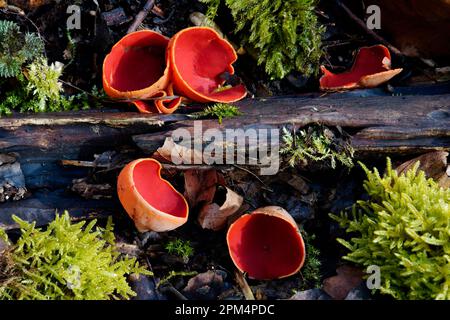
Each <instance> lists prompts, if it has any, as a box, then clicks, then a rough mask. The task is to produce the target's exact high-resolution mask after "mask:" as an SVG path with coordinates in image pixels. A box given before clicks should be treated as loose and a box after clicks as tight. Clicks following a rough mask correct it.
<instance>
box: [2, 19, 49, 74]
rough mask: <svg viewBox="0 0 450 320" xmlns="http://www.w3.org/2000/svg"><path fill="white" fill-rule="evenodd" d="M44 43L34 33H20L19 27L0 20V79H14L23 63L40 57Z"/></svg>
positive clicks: (10, 22) (20, 70)
mask: <svg viewBox="0 0 450 320" xmlns="http://www.w3.org/2000/svg"><path fill="white" fill-rule="evenodd" d="M43 51H44V42H43V41H42V39H41V38H40V37H39V36H38V35H37V34H35V33H25V34H24V33H22V32H21V31H20V28H19V26H18V25H17V24H16V23H14V22H12V21H6V20H0V77H2V78H9V77H16V76H18V75H19V74H20V73H21V72H22V66H23V65H24V64H25V63H29V62H32V61H33V60H34V59H36V58H37V57H40V56H41V55H42V53H43Z"/></svg>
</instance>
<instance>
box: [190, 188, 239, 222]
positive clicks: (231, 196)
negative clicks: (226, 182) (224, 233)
mask: <svg viewBox="0 0 450 320" xmlns="http://www.w3.org/2000/svg"><path fill="white" fill-rule="evenodd" d="M225 193H226V194H225V201H224V202H223V204H222V205H219V204H217V203H209V204H206V205H204V206H203V207H202V209H201V210H200V214H199V216H198V222H199V223H200V225H201V226H202V228H203V229H211V230H214V231H217V230H220V229H223V228H224V227H225V226H226V224H227V219H228V217H229V216H231V215H233V214H235V213H236V212H237V211H239V209H240V208H241V206H242V203H243V202H244V198H242V197H241V196H240V195H238V194H237V193H236V192H234V191H233V190H231V189H229V188H225Z"/></svg>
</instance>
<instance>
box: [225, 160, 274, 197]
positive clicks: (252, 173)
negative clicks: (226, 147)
mask: <svg viewBox="0 0 450 320" xmlns="http://www.w3.org/2000/svg"><path fill="white" fill-rule="evenodd" d="M232 166H233V167H235V168H237V169H239V170H242V171H245V172H247V173H249V174H251V175H252V176H253V177H255V178H256V179H257V180H258V181H259V182H261V183H262V185H263V186H264V187H265V188H266V190H267V191H269V192H273V190H272V189H270V188H269V186H268V185H267V184H265V183H264V181H262V180H261V178H260V177H258V176H257V175H256V173H254V172H252V171H250V170H248V169H247V168H244V167H241V166H238V165H237V164H232Z"/></svg>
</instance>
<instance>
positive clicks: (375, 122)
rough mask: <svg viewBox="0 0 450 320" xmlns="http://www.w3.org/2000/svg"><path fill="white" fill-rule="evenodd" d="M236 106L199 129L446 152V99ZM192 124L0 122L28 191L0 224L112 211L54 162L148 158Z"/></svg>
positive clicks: (95, 115) (122, 117)
mask: <svg viewBox="0 0 450 320" xmlns="http://www.w3.org/2000/svg"><path fill="white" fill-rule="evenodd" d="M236 105H237V106H239V107H240V109H241V111H242V112H243V115H242V116H239V117H235V118H231V119H224V120H223V123H222V124H221V125H220V124H219V123H218V121H217V119H209V120H203V121H202V127H203V129H202V130H203V131H205V130H207V129H209V128H217V129H220V130H225V129H244V130H245V129H248V128H255V129H257V128H265V129H271V128H277V129H279V128H282V127H290V128H292V127H296V128H300V127H303V126H305V125H308V124H312V123H322V124H324V125H327V126H332V127H341V128H342V129H343V130H344V131H346V132H347V133H348V134H350V136H351V141H352V145H353V147H354V148H355V150H356V151H357V153H356V156H357V157H359V158H361V157H365V156H378V155H383V156H384V155H387V154H394V155H398V154H418V153H422V152H424V151H429V150H444V151H450V94H440V95H428V96H376V97H364V98H362V97H355V96H345V97H341V96H339V95H333V96H327V97H322V98H315V99H311V98H309V97H301V96H289V97H273V98H264V99H246V100H244V101H241V102H239V103H236ZM196 109H198V108H196V107H195V106H194V107H191V108H190V109H188V110H191V111H192V110H196ZM193 125H194V120H192V119H191V118H190V117H189V116H188V115H187V114H173V115H143V114H138V113H135V112H120V111H117V110H107V111H87V112H78V113H70V112H68V113H55V114H32V115H14V116H12V117H4V118H0V154H11V153H12V154H14V155H16V157H17V161H18V162H19V163H20V167H21V170H22V172H23V175H24V178H25V184H26V188H27V190H28V192H29V193H30V196H29V197H28V198H26V199H23V200H20V201H7V202H5V203H0V226H1V225H3V226H4V227H6V228H9V229H12V228H15V224H14V223H13V221H12V219H11V216H12V215H13V214H16V215H19V216H20V217H22V218H24V219H27V220H30V221H31V220H36V221H37V224H38V225H42V224H46V223H48V222H49V221H51V219H52V218H53V216H54V214H55V211H56V210H58V211H59V212H62V211H63V210H65V209H67V210H69V211H70V213H71V214H72V215H73V216H74V217H78V218H83V217H89V216H91V217H92V216H105V215H108V214H111V213H114V212H118V211H120V209H118V208H120V204H119V203H118V201H117V199H116V197H112V198H111V199H100V200H87V199H84V198H82V197H81V196H80V195H78V194H75V193H74V192H73V191H71V186H72V182H73V180H74V179H82V178H85V177H87V176H88V175H89V174H90V173H91V172H92V170H93V168H92V167H89V166H86V167H85V166H67V165H62V164H61V161H62V160H76V161H75V162H73V163H80V164H83V163H84V162H83V161H86V162H87V163H89V162H92V161H93V160H94V156H95V155H98V154H101V153H102V152H105V151H116V152H121V151H123V150H128V151H131V153H132V154H133V156H134V157H141V156H149V155H151V154H152V153H153V152H154V151H155V150H156V149H157V148H159V147H161V146H162V144H163V142H164V139H165V138H166V137H169V136H171V134H172V132H173V131H174V130H176V129H177V128H185V129H187V130H189V131H191V132H192V130H193ZM68 163H70V161H69V162H68ZM0 165H1V163H0ZM172 168H173V167H172ZM99 183H101V182H99Z"/></svg>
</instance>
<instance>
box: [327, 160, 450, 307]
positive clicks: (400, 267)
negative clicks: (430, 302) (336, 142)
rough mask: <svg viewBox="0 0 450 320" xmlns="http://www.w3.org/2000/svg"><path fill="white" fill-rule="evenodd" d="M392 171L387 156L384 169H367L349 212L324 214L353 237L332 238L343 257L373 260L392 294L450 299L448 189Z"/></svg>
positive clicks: (414, 174)
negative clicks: (362, 192) (362, 193)
mask: <svg viewBox="0 0 450 320" xmlns="http://www.w3.org/2000/svg"><path fill="white" fill-rule="evenodd" d="M418 165H419V163H416V165H415V166H414V167H413V168H412V169H411V170H409V171H408V172H407V173H406V174H401V175H400V176H398V174H397V172H396V171H395V170H393V169H392V167H391V162H390V160H389V159H388V161H387V169H386V173H385V174H384V176H383V177H381V176H380V174H379V172H378V171H377V169H374V171H370V170H368V169H367V168H366V167H365V166H364V165H362V167H363V169H364V171H365V172H366V174H367V180H366V181H365V182H364V188H365V189H366V191H367V193H368V194H369V197H370V199H369V200H367V201H362V200H360V201H358V202H357V203H356V204H355V205H354V207H353V210H352V212H351V214H350V215H349V214H348V213H347V212H343V213H341V215H340V216H335V215H330V216H331V217H332V218H333V219H335V220H336V221H338V222H339V223H340V225H341V226H342V227H344V228H346V231H347V232H349V233H351V234H352V235H353V237H352V238H351V239H350V241H346V240H343V239H338V241H339V242H340V243H341V244H342V245H344V246H345V247H346V248H348V249H349V250H350V251H351V252H350V253H349V254H347V255H346V256H345V257H344V259H346V260H349V261H353V262H355V263H357V264H359V265H362V266H365V267H367V266H370V265H377V266H379V267H380V272H381V288H380V290H381V292H382V293H384V294H389V295H392V296H393V297H395V298H397V299H420V300H422V299H447V300H448V299H450V291H449V287H450V189H443V188H440V187H439V186H438V185H437V183H436V182H434V181H433V180H431V179H428V180H427V179H426V177H425V173H424V172H423V171H419V172H418V171H417V169H418Z"/></svg>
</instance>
